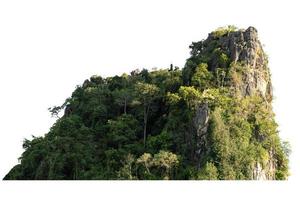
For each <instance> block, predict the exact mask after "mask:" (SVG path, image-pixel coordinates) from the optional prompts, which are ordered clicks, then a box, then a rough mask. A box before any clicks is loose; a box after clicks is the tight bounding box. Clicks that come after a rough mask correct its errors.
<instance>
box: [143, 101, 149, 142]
mask: <svg viewBox="0 0 300 200" xmlns="http://www.w3.org/2000/svg"><path fill="white" fill-rule="evenodd" d="M147 107H148V106H144V147H146V135H147V117H148V116H147V115H148V113H147Z"/></svg>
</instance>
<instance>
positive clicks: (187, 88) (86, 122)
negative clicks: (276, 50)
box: [4, 26, 289, 180]
mask: <svg viewBox="0 0 300 200" xmlns="http://www.w3.org/2000/svg"><path fill="white" fill-rule="evenodd" d="M190 49H191V56H190V58H188V59H187V61H186V64H185V66H184V67H183V68H182V69H180V68H179V67H177V66H173V65H172V64H171V66H170V67H169V68H168V69H161V70H155V71H148V70H146V69H143V70H141V71H139V70H134V71H132V72H131V73H130V74H123V75H122V76H114V77H107V78H102V77H100V76H92V77H91V78H90V79H88V80H86V81H85V82H84V83H83V84H82V85H80V86H77V88H76V89H75V91H74V92H73V94H72V96H71V97H69V98H67V99H66V101H65V103H64V104H63V105H61V106H54V107H52V108H50V109H49V110H50V112H51V114H52V115H53V116H57V115H58V113H59V112H60V111H64V114H63V116H62V117H60V118H58V120H57V121H56V123H55V124H54V125H53V126H52V127H51V129H50V131H49V132H48V133H47V134H46V135H45V136H44V137H33V138H32V139H31V140H27V139H25V140H24V144H23V147H24V150H25V151H24V153H23V154H22V156H21V157H20V158H19V161H20V163H19V164H18V165H16V166H14V167H13V168H12V169H11V171H10V172H9V173H8V174H7V175H6V176H5V177H4V179H5V180H35V179H42V180H49V179H51V180H64V179H73V180H77V179H87V180H90V179H98V180H99V179H104V180H111V179H126V180H140V179H147V180H149V179H164V180H169V179H175V180H187V179H193V180H241V179H242V180H283V179H287V178H288V175H289V172H288V149H287V146H286V143H284V142H282V141H281V140H280V138H279V135H278V129H277V124H276V122H275V120H274V113H273V111H272V98H273V94H272V83H271V75H270V71H269V68H268V59H267V56H266V54H265V52H264V51H263V48H262V45H261V43H260V41H259V39H258V33H257V30H256V29H255V28H253V27H249V28H247V29H246V30H243V29H237V28H236V27H233V26H228V27H224V28H219V29H217V30H215V31H213V32H211V33H210V34H209V35H208V37H207V38H206V39H205V40H202V41H199V42H194V43H192V45H191V46H190Z"/></svg>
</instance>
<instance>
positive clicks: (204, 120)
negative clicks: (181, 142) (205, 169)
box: [193, 104, 209, 169]
mask: <svg viewBox="0 0 300 200" xmlns="http://www.w3.org/2000/svg"><path fill="white" fill-rule="evenodd" d="M208 120H209V108H208V105H207V104H201V105H199V106H198V107H197V109H196V113H195V117H194V118H193V126H194V128H195V130H196V150H195V156H196V158H195V159H196V162H197V168H198V169H200V167H201V166H200V159H201V157H202V156H203V155H204V154H205V151H207V138H206V133H207V129H208Z"/></svg>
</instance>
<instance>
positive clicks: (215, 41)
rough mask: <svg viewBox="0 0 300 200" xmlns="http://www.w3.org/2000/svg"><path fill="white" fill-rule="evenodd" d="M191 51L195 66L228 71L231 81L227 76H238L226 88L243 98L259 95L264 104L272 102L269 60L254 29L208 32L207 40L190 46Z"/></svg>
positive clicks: (231, 28) (230, 27)
mask: <svg viewBox="0 0 300 200" xmlns="http://www.w3.org/2000/svg"><path fill="white" fill-rule="evenodd" d="M190 48H191V49H192V51H191V54H192V56H191V58H190V60H193V61H195V60H196V63H194V64H196V65H197V64H200V63H202V62H205V63H207V64H208V69H209V70H210V71H211V72H215V71H216V70H217V69H223V70H225V71H227V75H228V77H227V79H228V80H233V78H234V77H232V74H230V73H228V72H230V71H231V72H232V71H235V72H238V73H239V74H238V76H237V77H238V78H239V80H236V81H235V82H231V83H228V85H229V86H231V87H234V88H235V89H237V90H238V91H239V92H240V93H241V95H242V96H248V95H254V94H259V95H261V96H263V97H264V98H265V99H266V100H267V101H271V100H272V85H271V81H270V73H269V69H268V67H267V65H268V59H267V56H266V54H265V53H264V51H263V48H262V45H261V43H260V41H259V39H258V33H257V30H256V29H255V28H254V27H251V26H250V27H249V28H247V29H246V30H244V29H239V30H238V29H236V28H234V27H233V26H228V27H226V28H219V29H217V30H216V31H213V32H211V33H210V34H209V35H208V37H207V39H206V40H203V41H200V42H197V43H193V44H192V45H191V46H190ZM233 68H234V69H233Z"/></svg>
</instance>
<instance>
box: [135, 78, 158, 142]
mask: <svg viewBox="0 0 300 200" xmlns="http://www.w3.org/2000/svg"><path fill="white" fill-rule="evenodd" d="M135 89H136V95H137V97H138V99H139V101H140V102H141V103H142V105H143V107H144V146H146V138H147V122H148V116H149V112H150V108H151V104H152V102H153V101H154V100H155V99H156V98H158V94H159V88H158V87H157V86H156V85H154V84H148V83H141V82H138V83H137V84H136V88H135Z"/></svg>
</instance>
